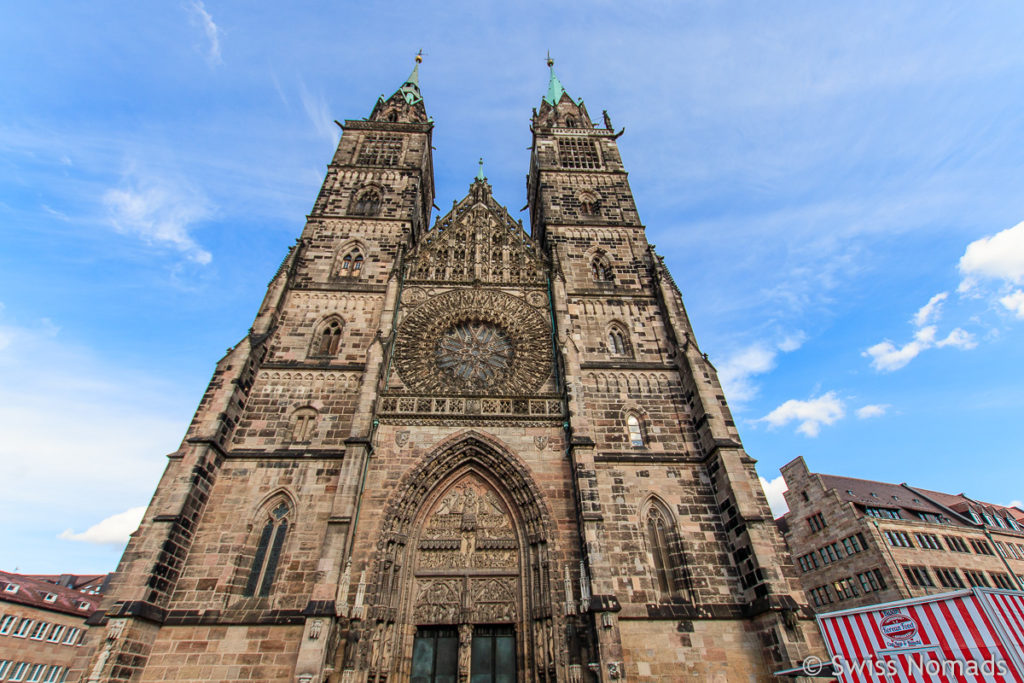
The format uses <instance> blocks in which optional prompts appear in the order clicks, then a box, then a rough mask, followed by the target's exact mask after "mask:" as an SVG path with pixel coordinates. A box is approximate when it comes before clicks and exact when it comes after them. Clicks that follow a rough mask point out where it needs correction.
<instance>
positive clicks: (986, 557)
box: [777, 458, 1024, 612]
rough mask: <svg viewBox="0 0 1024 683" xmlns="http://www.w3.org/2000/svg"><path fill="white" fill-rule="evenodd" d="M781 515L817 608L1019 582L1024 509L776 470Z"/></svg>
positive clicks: (793, 468)
mask: <svg viewBox="0 0 1024 683" xmlns="http://www.w3.org/2000/svg"><path fill="white" fill-rule="evenodd" d="M781 471H782V475H783V477H784V479H785V482H786V486H787V489H788V490H787V491H786V493H785V498H786V503H787V504H788V505H789V512H787V513H786V514H785V515H783V516H782V517H781V518H780V519H779V520H777V522H778V524H779V527H780V528H781V529H782V531H783V533H784V536H785V539H786V543H787V545H788V546H789V549H790V552H791V553H792V554H793V559H794V561H795V564H796V568H797V572H798V573H799V576H800V580H801V583H802V584H803V587H804V590H805V591H806V592H807V594H808V596H809V597H810V599H811V602H812V604H813V605H814V608H815V609H816V610H817V611H819V612H830V611H833V610H837V609H841V608H845V607H857V606H861V605H868V604H873V603H878V602H887V601H890V600H899V599H903V598H911V597H918V596H922V595H928V594H932V593H941V592H947V591H950V590H954V589H958V588H965V587H969V586H984V587H991V588H1004V589H1016V590H1022V589H1024V521H1022V520H1024V510H1021V509H1019V508H1012V507H1006V506H1002V505H994V504H992V503H983V502H980V501H977V500H974V499H972V498H970V497H968V496H966V495H965V494H963V493H960V494H955V495H954V494H948V493H940V492H937V491H930V490H927V489H924V488H919V487H916V486H912V485H910V484H890V483H886V482H880V481H870V480H866V479H853V478H850V477H842V476H836V475H831V474H819V473H813V472H811V471H810V470H809V469H808V467H807V464H806V463H805V462H804V459H803V458H796V459H795V460H793V461H792V462H790V463H788V464H786V465H785V466H784V467H782V470H781Z"/></svg>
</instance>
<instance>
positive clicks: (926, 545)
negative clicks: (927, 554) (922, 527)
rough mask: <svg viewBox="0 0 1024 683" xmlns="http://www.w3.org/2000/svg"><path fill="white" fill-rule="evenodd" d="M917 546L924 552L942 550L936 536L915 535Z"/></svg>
mask: <svg viewBox="0 0 1024 683" xmlns="http://www.w3.org/2000/svg"><path fill="white" fill-rule="evenodd" d="M914 538H916V539H917V544H918V545H919V546H921V548H922V549H924V550H942V545H941V544H940V543H939V537H938V536H936V535H935V534H914Z"/></svg>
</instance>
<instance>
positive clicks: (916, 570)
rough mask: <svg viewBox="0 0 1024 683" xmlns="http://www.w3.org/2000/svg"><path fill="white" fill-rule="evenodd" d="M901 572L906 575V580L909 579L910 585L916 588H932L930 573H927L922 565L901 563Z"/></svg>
mask: <svg viewBox="0 0 1024 683" xmlns="http://www.w3.org/2000/svg"><path fill="white" fill-rule="evenodd" d="M903 573H904V574H906V575H907V580H908V581H910V585H911V586H917V587H918V588H932V587H934V586H935V584H934V583H933V582H932V577H931V575H930V574H928V570H927V569H925V568H924V567H915V566H913V565H908V564H905V565H903Z"/></svg>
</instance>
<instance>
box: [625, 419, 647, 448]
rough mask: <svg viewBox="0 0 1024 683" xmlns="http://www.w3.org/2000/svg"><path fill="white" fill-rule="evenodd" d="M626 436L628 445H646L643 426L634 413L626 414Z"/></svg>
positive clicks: (641, 446) (637, 446) (638, 446)
mask: <svg viewBox="0 0 1024 683" xmlns="http://www.w3.org/2000/svg"><path fill="white" fill-rule="evenodd" d="M626 436H627V437H628V438H629V445H630V446H633V447H634V448H643V447H644V446H645V445H646V440H645V439H644V428H643V425H642V424H641V423H640V418H639V416H637V414H636V413H630V414H629V415H627V416H626Z"/></svg>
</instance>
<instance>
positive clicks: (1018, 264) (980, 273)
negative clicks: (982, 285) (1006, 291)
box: [960, 221, 1024, 291]
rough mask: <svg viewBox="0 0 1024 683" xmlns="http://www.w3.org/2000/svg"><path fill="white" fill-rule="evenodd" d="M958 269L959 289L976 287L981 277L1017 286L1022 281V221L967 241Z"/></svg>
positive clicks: (1023, 274) (1023, 261)
mask: <svg viewBox="0 0 1024 683" xmlns="http://www.w3.org/2000/svg"><path fill="white" fill-rule="evenodd" d="M960 272H961V273H962V274H963V276H964V281H963V282H961V283H960V289H961V290H962V291H966V290H968V289H970V288H972V287H973V286H975V285H976V284H977V281H978V280H979V279H980V278H991V279H995V280H1006V281H1008V282H1011V283H1013V284H1018V285H1019V284H1021V283H1022V282H1024V221H1022V222H1020V223H1018V224H1017V225H1015V226H1013V227H1012V228H1007V229H1006V230H1003V231H1002V232H997V233H996V234H994V235H990V236H988V237H982V238H981V239H979V240H975V241H973V242H971V243H970V244H968V245H967V250H966V251H965V252H964V255H963V256H961V257H960Z"/></svg>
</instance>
